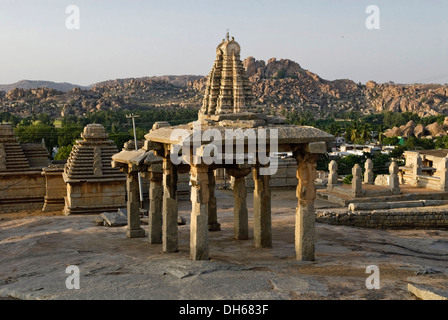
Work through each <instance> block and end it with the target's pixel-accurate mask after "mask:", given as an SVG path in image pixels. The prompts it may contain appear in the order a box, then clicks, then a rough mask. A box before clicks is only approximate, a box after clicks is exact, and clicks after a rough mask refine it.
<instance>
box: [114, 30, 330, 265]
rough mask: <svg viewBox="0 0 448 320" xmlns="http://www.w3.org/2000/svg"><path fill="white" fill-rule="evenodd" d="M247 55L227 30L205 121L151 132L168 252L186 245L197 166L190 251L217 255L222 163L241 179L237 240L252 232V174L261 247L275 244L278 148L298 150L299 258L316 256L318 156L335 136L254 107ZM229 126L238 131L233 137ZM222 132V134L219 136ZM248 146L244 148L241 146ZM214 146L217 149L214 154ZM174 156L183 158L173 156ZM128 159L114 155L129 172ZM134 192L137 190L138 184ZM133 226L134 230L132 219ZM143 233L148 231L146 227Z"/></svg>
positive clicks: (196, 255) (148, 147)
mask: <svg viewBox="0 0 448 320" xmlns="http://www.w3.org/2000/svg"><path fill="white" fill-rule="evenodd" d="M239 55H240V46H239V45H238V43H237V42H235V40H234V39H233V38H232V39H231V40H230V39H229V36H228V35H227V38H226V39H225V40H223V42H221V44H220V45H219V46H218V48H217V57H216V61H215V64H214V66H213V68H212V71H211V73H210V76H209V79H208V82H207V87H206V91H205V95H204V101H203V106H202V108H201V110H200V112H199V116H198V118H199V120H198V121H196V122H193V123H190V124H188V125H180V126H176V127H171V126H163V127H160V128H158V129H157V130H152V131H151V132H150V133H148V134H147V135H146V136H145V138H146V140H147V143H145V147H144V148H143V150H142V151H146V152H154V155H156V156H158V157H160V158H162V171H163V174H162V177H163V178H162V181H163V199H162V206H161V210H162V217H163V219H162V220H163V224H162V230H161V234H162V244H163V246H162V247H163V251H164V252H166V253H169V252H175V251H177V250H178V245H177V232H178V231H177V215H178V212H177V211H178V210H177V201H178V196H177V192H176V191H177V184H178V175H179V174H180V173H183V172H189V174H190V183H191V202H192V212H191V220H190V221H191V225H190V257H191V259H193V260H206V259H208V258H209V243H208V231H209V230H213V229H215V230H216V229H219V228H218V227H217V226H218V225H219V223H218V219H217V218H218V214H217V210H216V201H217V200H218V201H219V199H216V197H215V195H214V187H215V176H214V174H213V171H214V170H216V169H219V168H225V169H226V171H227V172H228V173H229V174H230V175H232V176H233V177H234V178H235V186H234V197H235V206H234V216H235V226H234V230H235V232H234V234H235V238H236V239H247V238H248V233H249V227H248V217H247V206H246V197H247V193H246V192H245V188H246V186H245V184H244V183H243V181H244V178H245V177H246V176H247V175H248V174H249V173H252V177H253V180H254V194H253V197H254V208H253V214H254V225H253V234H254V246H255V247H257V248H261V247H270V246H271V245H272V233H271V192H270V186H269V183H270V178H271V177H270V173H271V172H272V170H271V169H269V168H272V167H273V166H274V163H273V162H272V161H273V158H274V157H272V155H273V154H275V153H276V152H292V154H293V158H294V161H295V163H296V165H295V172H296V177H297V181H298V185H297V198H298V206H297V210H296V234H295V248H296V257H297V259H298V260H314V239H315V228H314V221H315V215H314V198H315V196H316V191H315V187H314V180H315V176H316V161H317V160H318V158H319V156H320V155H321V154H323V153H325V152H326V151H327V149H328V147H329V144H330V143H332V141H333V140H334V139H333V138H334V137H333V136H332V135H329V134H327V133H325V132H323V131H321V130H318V129H316V128H312V127H304V126H291V125H283V124H282V121H281V120H280V119H277V118H275V117H272V116H268V115H265V114H260V113H254V112H253V110H254V100H253V97H252V93H251V90H250V87H249V86H248V83H247V79H246V77H245V74H244V73H245V72H244V69H243V67H242V63H241V61H240V59H239ZM229 132H231V133H232V134H234V135H233V136H227V135H226V134H227V133H229ZM249 136H250V137H256V138H258V141H259V140H260V139H263V138H265V139H266V143H265V144H260V143H256V144H254V143H253V141H252V140H251V139H249ZM217 137H219V138H221V139H216V138H217ZM241 146H242V148H243V149H239V147H241ZM210 149H212V150H213V151H212V152H211V153H209V151H210ZM179 150H182V153H181V155H180V158H179V157H178V156H179V152H178V151H179ZM219 150H221V152H220V151H219ZM230 151H231V152H230ZM212 154H213V155H212ZM207 155H208V156H210V155H212V157H213V160H214V161H212V162H209V161H208V160H205V159H206V157H207ZM262 155H263V156H262ZM173 156H174V158H177V159H180V160H181V161H180V162H177V161H174V162H173ZM114 157H115V156H114ZM120 158H122V160H120ZM125 158H126V157H122V156H120V157H118V156H117V157H115V158H114V161H115V162H118V163H120V164H117V165H116V166H120V165H122V166H123V167H126V168H127V169H126V170H128V176H129V166H130V165H131V167H132V164H131V162H130V161H128V160H126V159H125ZM262 158H265V159H268V162H265V161H264V160H263V161H262ZM138 167H139V166H138V165H135V166H134V168H135V169H136V170H140V169H138ZM143 170H145V168H143ZM273 171H275V170H273ZM128 179H129V178H128ZM129 192H132V193H135V191H133V189H132V188H131V187H130V186H129V187H128V193H129ZM158 194H160V193H158ZM134 197H135V195H134V196H131V195H128V199H133V198H134ZM128 205H129V204H128ZM158 208H159V207H158ZM157 226H158V224H157ZM157 228H159V227H157ZM128 229H129V230H134V229H133V227H132V226H131V221H130V222H129V226H128ZM151 232H155V231H154V230H152V231H151ZM159 232H160V229H159ZM137 233H138V236H141V234H140V232H139V231H138V232H137ZM128 236H129V234H128ZM131 236H132V235H131Z"/></svg>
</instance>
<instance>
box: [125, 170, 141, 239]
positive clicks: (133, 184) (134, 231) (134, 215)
mask: <svg viewBox="0 0 448 320" xmlns="http://www.w3.org/2000/svg"><path fill="white" fill-rule="evenodd" d="M126 191H127V196H128V202H127V211H128V227H127V230H126V235H127V237H128V238H141V237H144V236H145V230H143V229H142V228H141V227H140V198H139V188H138V172H137V171H131V169H130V170H129V172H128V174H127V180H126Z"/></svg>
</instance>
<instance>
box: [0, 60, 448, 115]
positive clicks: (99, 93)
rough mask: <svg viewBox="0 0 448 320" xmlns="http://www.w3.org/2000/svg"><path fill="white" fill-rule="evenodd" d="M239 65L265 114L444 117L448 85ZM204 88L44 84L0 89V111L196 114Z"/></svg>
mask: <svg viewBox="0 0 448 320" xmlns="http://www.w3.org/2000/svg"><path fill="white" fill-rule="evenodd" d="M243 63H244V67H245V68H246V70H247V76H248V77H249V80H250V82H251V83H252V87H253V92H254V96H255V98H256V102H257V105H258V106H259V109H260V110H264V111H267V112H278V111H281V110H298V111H311V112H312V113H314V114H315V116H316V117H327V116H329V115H336V116H337V115H338V114H340V113H341V112H342V111H359V112H362V113H375V112H381V111H399V112H400V111H401V112H404V111H410V112H413V113H417V114H418V115H419V116H420V117H424V116H429V115H438V114H448V85H438V84H431V85H423V84H414V85H398V84H393V83H387V84H377V83H375V82H373V81H369V82H367V83H366V84H365V85H361V84H357V83H355V82H353V81H352V80H348V79H341V80H334V81H329V80H325V79H322V78H321V77H319V76H318V75H317V74H315V73H312V72H311V71H308V70H306V69H304V68H302V67H301V66H300V65H299V64H298V63H296V62H294V61H291V60H288V59H280V60H277V59H276V58H272V59H270V60H268V61H267V62H265V61H263V60H256V59H255V58H253V57H248V58H246V59H245V60H244V62H243ZM206 83H207V78H206V77H203V76H194V75H184V76H160V77H143V78H127V79H117V80H108V81H104V82H100V83H97V84H94V85H92V86H90V87H89V88H80V87H72V88H70V89H69V90H67V89H68V87H59V88H53V87H49V85H48V86H46V85H45V83H41V84H42V87H44V88H38V89H36V88H26V86H25V84H23V85H21V86H22V87H21V86H16V87H14V85H10V87H8V86H3V88H4V89H8V88H12V89H10V90H3V91H1V90H2V89H1V88H2V87H0V111H9V112H11V113H14V114H17V115H22V116H23V115H28V114H31V113H41V112H46V113H49V114H51V115H53V116H63V115H68V114H73V115H83V114H85V113H86V112H96V111H98V110H116V109H120V108H127V109H135V108H145V107H148V106H158V107H160V106H162V107H163V106H180V107H193V108H199V106H200V105H201V100H202V95H203V92H204V89H205V85H206ZM24 86H25V87H24ZM72 86H73V85H72Z"/></svg>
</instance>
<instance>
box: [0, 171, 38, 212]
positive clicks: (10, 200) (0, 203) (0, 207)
mask: <svg viewBox="0 0 448 320" xmlns="http://www.w3.org/2000/svg"><path fill="white" fill-rule="evenodd" d="M44 197H45V177H43V176H42V174H41V171H34V170H27V171H22V172H2V173H1V174H0V213H2V212H15V211H22V210H40V209H41V208H42V206H43V204H44Z"/></svg>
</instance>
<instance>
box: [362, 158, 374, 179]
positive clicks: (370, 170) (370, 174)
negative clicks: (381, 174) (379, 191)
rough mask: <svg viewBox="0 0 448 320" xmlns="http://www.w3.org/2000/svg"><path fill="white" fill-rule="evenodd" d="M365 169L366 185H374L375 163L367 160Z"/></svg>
mask: <svg viewBox="0 0 448 320" xmlns="http://www.w3.org/2000/svg"><path fill="white" fill-rule="evenodd" d="M364 168H365V169H366V170H365V172H364V183H365V184H374V182H375V181H374V179H373V176H374V175H373V162H372V159H367V161H366V163H365V165H364Z"/></svg>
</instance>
